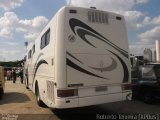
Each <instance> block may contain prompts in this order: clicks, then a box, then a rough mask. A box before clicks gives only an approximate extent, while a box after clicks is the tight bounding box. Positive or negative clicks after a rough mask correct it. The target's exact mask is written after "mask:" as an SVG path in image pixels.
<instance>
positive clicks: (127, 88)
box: [122, 84, 132, 91]
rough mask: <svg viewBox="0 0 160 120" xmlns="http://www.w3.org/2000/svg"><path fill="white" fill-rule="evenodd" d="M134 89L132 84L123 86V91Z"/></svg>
mask: <svg viewBox="0 0 160 120" xmlns="http://www.w3.org/2000/svg"><path fill="white" fill-rule="evenodd" d="M131 89H132V84H123V85H122V90H123V91H124V90H131Z"/></svg>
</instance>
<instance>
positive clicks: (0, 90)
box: [0, 66, 5, 99]
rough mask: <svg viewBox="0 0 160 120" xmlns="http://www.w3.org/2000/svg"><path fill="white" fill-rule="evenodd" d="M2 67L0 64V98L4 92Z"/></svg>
mask: <svg viewBox="0 0 160 120" xmlns="http://www.w3.org/2000/svg"><path fill="white" fill-rule="evenodd" d="M4 84H5V80H4V68H3V67H2V66H0V99H2V96H3V94H4Z"/></svg>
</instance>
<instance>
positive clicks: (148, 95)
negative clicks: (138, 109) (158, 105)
mask: <svg viewBox="0 0 160 120" xmlns="http://www.w3.org/2000/svg"><path fill="white" fill-rule="evenodd" d="M143 101H144V102H145V103H148V104H152V103H154V101H155V99H154V96H153V95H152V93H151V92H149V91H146V93H145V94H144V96H143Z"/></svg>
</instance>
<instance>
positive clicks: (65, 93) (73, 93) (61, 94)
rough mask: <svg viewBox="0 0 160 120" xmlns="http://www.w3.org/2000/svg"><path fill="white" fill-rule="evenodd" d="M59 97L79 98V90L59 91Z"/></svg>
mask: <svg viewBox="0 0 160 120" xmlns="http://www.w3.org/2000/svg"><path fill="white" fill-rule="evenodd" d="M57 96H58V97H72V96H78V89H68V90H57Z"/></svg>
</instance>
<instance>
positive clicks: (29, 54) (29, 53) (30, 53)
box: [28, 50, 32, 59]
mask: <svg viewBox="0 0 160 120" xmlns="http://www.w3.org/2000/svg"><path fill="white" fill-rule="evenodd" d="M31 56H32V50H30V51H29V52H28V59H30V58H31Z"/></svg>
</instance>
